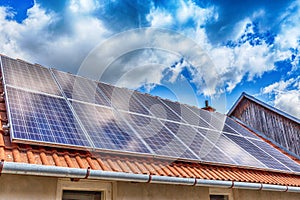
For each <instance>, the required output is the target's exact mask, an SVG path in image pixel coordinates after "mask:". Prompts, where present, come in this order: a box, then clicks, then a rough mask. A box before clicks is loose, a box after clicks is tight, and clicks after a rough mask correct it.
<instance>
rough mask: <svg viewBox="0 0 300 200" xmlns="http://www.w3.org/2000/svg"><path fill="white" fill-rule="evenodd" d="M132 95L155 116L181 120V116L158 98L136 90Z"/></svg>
mask: <svg viewBox="0 0 300 200" xmlns="http://www.w3.org/2000/svg"><path fill="white" fill-rule="evenodd" d="M132 96H133V97H134V98H136V99H138V101H139V102H141V103H142V104H143V105H144V106H145V107H146V108H147V109H148V110H150V111H151V113H152V114H153V115H154V116H155V117H158V118H161V119H168V120H171V121H181V118H180V117H179V116H178V115H176V114H175V113H174V112H173V111H172V110H170V108H168V107H167V106H165V105H164V104H163V103H162V102H161V101H160V100H159V99H158V98H155V97H153V96H150V95H148V94H141V93H138V92H133V95H132Z"/></svg>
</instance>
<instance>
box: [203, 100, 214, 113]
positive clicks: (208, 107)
mask: <svg viewBox="0 0 300 200" xmlns="http://www.w3.org/2000/svg"><path fill="white" fill-rule="evenodd" d="M202 109H203V110H207V111H209V112H215V111H216V109H214V108H213V107H211V106H210V105H209V104H208V100H205V107H203V108H202Z"/></svg>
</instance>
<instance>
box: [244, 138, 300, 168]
mask: <svg viewBox="0 0 300 200" xmlns="http://www.w3.org/2000/svg"><path fill="white" fill-rule="evenodd" d="M249 141H250V142H252V143H253V144H255V145H257V146H258V147H259V148H261V149H262V150H264V151H265V152H267V153H268V154H270V155H271V156H273V157H274V158H276V159H278V160H279V161H280V162H281V163H282V164H284V165H285V166H287V167H288V168H290V169H291V170H292V171H294V172H300V165H299V164H297V163H295V161H293V160H292V159H290V158H289V157H287V156H286V155H284V154H283V153H281V152H280V151H278V150H277V149H275V148H274V147H272V146H271V145H269V144H268V143H266V142H264V141H261V140H253V139H249Z"/></svg>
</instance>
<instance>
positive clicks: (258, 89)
mask: <svg viewBox="0 0 300 200" xmlns="http://www.w3.org/2000/svg"><path fill="white" fill-rule="evenodd" d="M20 2H21V3H20ZM138 28H154V29H155V28H156V29H158V28H159V29H164V30H168V31H169V32H174V34H171V35H170V37H171V38H168V39H167V40H166V39H164V38H162V37H160V38H159V37H158V36H157V35H154V36H153V35H151V36H150V37H151V39H152V40H155V41H156V42H157V41H159V44H160V45H163V46H164V47H166V44H163V43H164V42H165V43H166V42H167V41H168V42H169V44H168V45H169V46H168V48H165V49H162V48H139V49H134V48H133V49H131V51H127V52H126V53H123V54H121V55H119V54H118V53H119V52H121V51H117V49H119V48H120V49H122V48H124V47H127V49H130V48H128V47H130V46H131V45H132V44H133V43H135V42H136V41H134V37H133V35H128V34H129V33H130V30H134V29H138ZM0 32H1V34H0V42H1V45H0V53H2V54H5V55H8V56H10V57H18V58H21V59H24V60H28V61H31V62H34V63H35V62H36V63H40V64H42V65H45V66H48V67H54V68H57V69H60V70H63V71H69V72H72V73H76V74H77V73H78V74H82V71H83V70H84V68H82V63H83V61H84V59H85V58H87V56H88V55H89V53H90V52H92V51H95V49H97V48H98V47H99V48H98V49H101V48H100V47H101V45H102V49H101V52H100V53H101V54H102V53H103V55H112V56H113V60H112V61H111V62H110V65H109V67H107V66H106V67H107V68H106V70H105V71H104V72H103V73H102V76H101V77H99V79H100V80H102V81H105V82H109V83H112V84H117V85H120V86H123V87H128V88H133V89H139V90H141V91H143V92H149V93H151V94H153V95H157V96H161V97H164V98H170V99H172V100H178V101H181V102H184V103H188V104H193V105H198V106H199V107H202V106H203V104H204V100H205V99H209V100H210V102H211V104H212V105H213V106H214V107H216V108H217V110H218V111H219V112H222V113H224V112H226V111H227V110H228V109H230V107H231V106H232V105H233V103H234V102H235V101H236V100H237V98H238V97H239V96H240V94H241V93H242V92H247V93H248V94H250V95H253V96H255V97H256V98H258V99H260V100H262V101H264V102H267V103H268V104H271V105H273V106H275V107H277V108H279V109H281V110H284V111H286V112H288V113H290V114H291V115H294V116H296V117H298V118H300V92H299V91H300V63H299V62H300V61H299V57H300V56H299V49H300V48H299V46H300V1H299V0H298V1H287V0H278V1H272V3H270V1H267V0H262V1H261V0H260V1H256V0H255V1H237V0H228V1H221V0H216V1H210V0H206V1H204V0H203V1H184V0H181V1H180V0H178V1H155V0H152V1H151V0H149V1H141V0H136V1H131V0H114V1H107V0H101V1H100V0H78V1H74V0H69V1H63V0H62V1H46V0H45V1H44V0H36V1H31V0H24V1H12V0H2V1H0ZM124 32H125V33H128V34H127V36H128V38H131V39H130V40H129V39H128V40H127V39H123V40H122V41H121V42H120V41H119V42H118V44H117V45H118V46H113V47H114V48H109V47H110V46H106V48H103V44H105V42H107V41H110V44H111V45H116V44H113V43H114V42H116V40H115V39H114V36H116V34H120V33H124ZM175 33H176V34H175ZM177 34H180V35H181V36H180V37H179V39H178V37H175V36H178V35H177ZM172 37H173V38H172ZM146 39H149V38H145V40H146ZM152 40H149V41H152ZM187 40H192V41H193V42H194V43H195V44H196V46H198V47H201V49H202V53H204V54H205V58H208V59H209V62H210V65H211V66H213V67H211V68H209V67H203V66H202V65H199V66H198V65H197V66H195V65H194V63H195V61H193V60H192V59H191V55H192V54H193V52H191V51H190V50H191V49H188V48H186V46H185V45H184V44H185V43H184V42H186V41H187ZM150 46H151V45H150ZM104 51H105V52H104ZM98 53H99V52H98ZM200 57H201V56H200ZM200 57H199V58H200ZM201 58H202V57H201ZM199 60H201V59H199ZM99 62H101V60H93V63H95V64H94V65H93V66H92V67H93V70H100V69H98V68H99V65H97V63H98V64H99ZM203 63H204V61H203ZM93 70H92V71H93ZM83 74H88V73H83ZM93 78H95V77H93ZM96 78H97V79H98V77H96Z"/></svg>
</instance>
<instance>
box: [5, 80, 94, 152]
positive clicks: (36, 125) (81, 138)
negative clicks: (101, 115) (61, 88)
mask: <svg viewBox="0 0 300 200" xmlns="http://www.w3.org/2000/svg"><path fill="white" fill-rule="evenodd" d="M4 89H5V94H6V101H5V104H6V106H7V112H8V117H9V119H8V120H9V123H10V124H11V126H10V133H11V137H10V139H11V141H12V142H21V143H27V144H39V145H43V146H55V147H60V148H68V147H72V148H75V149H85V150H86V149H92V148H93V146H92V145H91V143H90V141H89V139H88V138H87V137H86V135H85V133H84V130H83V129H82V127H81V126H80V124H78V121H77V119H76V117H75V116H73V112H72V109H71V108H70V107H69V105H68V103H67V101H66V100H65V99H64V98H63V97H59V96H56V95H49V94H41V93H35V92H32V91H26V90H23V89H20V88H16V87H12V86H9V85H5V86H4ZM9 90H15V91H16V92H17V93H18V94H17V95H18V97H19V98H15V99H16V100H17V101H21V100H22V99H21V98H20V95H25V94H26V95H32V96H35V98H34V99H35V100H36V101H40V102H42V103H44V102H45V101H41V99H43V98H44V99H43V100H45V99H47V98H48V99H52V100H55V101H61V102H65V104H64V105H62V104H61V107H59V108H58V107H57V106H55V107H53V108H54V109H60V108H65V109H66V110H64V109H63V110H64V112H61V113H60V115H56V116H55V115H54V116H55V118H57V117H58V118H64V117H63V116H65V115H68V118H64V119H66V120H58V121H57V120H53V118H52V119H51V118H49V119H48V118H47V117H43V118H38V117H37V116H39V115H44V116H49V113H51V112H52V113H51V115H50V116H53V112H56V111H53V110H48V109H46V108H49V107H50V106H51V104H49V105H46V104H45V105H44V107H43V106H37V108H38V109H39V110H41V109H43V110H44V111H48V113H47V112H46V113H44V112H43V111H41V112H37V113H35V114H34V111H29V112H33V113H32V114H31V115H27V117H28V118H29V119H30V120H27V122H26V120H25V118H24V114H16V115H20V116H21V118H22V120H23V121H21V122H20V121H19V122H20V123H21V124H22V125H23V126H20V127H22V128H21V129H22V130H23V131H22V136H23V135H25V133H26V134H27V137H28V138H24V137H23V138H22V137H17V136H16V135H17V132H16V130H17V127H16V124H19V122H16V123H15V122H13V121H14V120H17V121H18V119H14V117H13V115H14V113H13V109H14V108H13V107H14V105H13V104H15V103H13V101H12V100H11V96H13V95H15V94H13V92H12V91H9ZM20 93H23V94H20ZM38 98H40V99H38ZM37 99H38V100H37ZM46 101H47V100H46ZM31 104H32V103H31ZM15 105H21V103H19V104H18V103H17V104H15ZM22 105H23V106H26V107H27V108H29V106H28V104H22ZM31 108H33V107H30V108H29V109H31ZM20 111H21V112H23V110H22V109H18V113H19V112H20ZM27 111H28V110H27ZM69 114H72V116H73V117H74V118H72V119H70V120H71V123H70V121H69V120H68V119H69ZM38 119H39V120H38ZM41 120H42V121H43V123H41V122H40V121H41ZM45 121H47V122H45ZM72 121H73V123H74V124H73V125H74V126H75V127H76V128H75V129H74V130H76V132H74V133H67V132H63V131H62V130H66V129H64V128H65V127H64V126H62V124H59V123H63V124H64V125H65V124H66V125H68V124H70V125H71V126H72ZM54 122H59V123H58V124H56V123H54ZM25 123H26V124H27V125H28V124H31V125H32V127H30V126H25V125H24V124H25ZM45 127H48V128H47V129H44V128H45ZM69 128H71V129H72V127H69V126H68V129H69ZM34 129H38V130H35V131H38V134H37V132H36V133H30V132H28V131H34ZM42 130H44V131H45V132H47V131H48V133H50V134H51V135H52V136H53V138H56V139H57V140H61V141H63V140H64V142H60V141H55V140H54V141H53V140H52V141H45V140H42V139H39V140H35V139H32V138H29V137H30V135H31V136H33V137H34V135H36V137H38V136H40V137H42V135H43V133H41V131H42ZM77 130H80V133H82V134H80V133H79V131H78V132H77ZM54 131H55V132H54ZM58 133H61V134H63V135H65V134H67V135H69V134H71V135H69V137H68V138H67V137H65V138H64V137H55V135H56V136H57V134H58ZM76 135H78V137H75V136H76ZM43 137H44V138H48V139H49V140H51V139H50V137H49V136H47V137H46V135H43ZM53 138H52V139H53ZM68 140H69V141H72V140H74V141H78V142H79V143H80V142H81V144H72V143H70V142H68Z"/></svg>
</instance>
